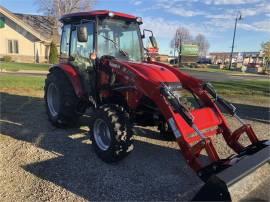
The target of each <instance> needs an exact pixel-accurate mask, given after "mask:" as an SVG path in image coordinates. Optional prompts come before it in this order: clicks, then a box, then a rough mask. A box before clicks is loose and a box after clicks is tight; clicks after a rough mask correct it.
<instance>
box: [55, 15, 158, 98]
mask: <svg viewBox="0 0 270 202" xmlns="http://www.w3.org/2000/svg"><path fill="white" fill-rule="evenodd" d="M60 21H61V22H62V23H63V27H62V38H61V48H60V63H70V64H71V65H72V66H74V67H75V68H76V69H77V70H78V72H79V74H80V76H81V78H82V83H83V84H82V85H83V88H84V90H85V91H86V92H87V94H93V92H95V88H96V87H95V83H96V81H95V80H96V79H97V78H96V74H95V70H96V69H98V68H99V66H98V65H96V64H97V63H96V61H99V59H101V58H102V57H106V56H107V57H112V58H115V59H116V60H124V61H132V62H142V61H143V59H144V47H143V40H142V39H143V38H144V37H145V32H149V33H150V37H149V39H150V42H151V43H152V46H153V47H156V46H157V43H156V40H155V38H154V36H153V33H152V31H150V30H143V34H141V31H140V27H139V26H140V24H142V19H141V18H140V17H135V16H132V15H127V14H122V13H118V12H112V11H103V10H102V11H92V12H84V13H74V14H68V15H65V16H63V17H62V18H61V19H60ZM89 83H90V87H89Z"/></svg>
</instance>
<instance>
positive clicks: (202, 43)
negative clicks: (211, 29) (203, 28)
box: [194, 34, 209, 57]
mask: <svg viewBox="0 0 270 202" xmlns="http://www.w3.org/2000/svg"><path fill="white" fill-rule="evenodd" d="M194 42H195V43H196V44H197V45H198V47H199V56H200V57H203V56H206V55H207V53H208V50H209V42H208V40H207V39H206V38H205V36H204V35H203V34H198V35H197V36H196V37H195V39H194Z"/></svg>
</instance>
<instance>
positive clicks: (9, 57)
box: [3, 55, 12, 62]
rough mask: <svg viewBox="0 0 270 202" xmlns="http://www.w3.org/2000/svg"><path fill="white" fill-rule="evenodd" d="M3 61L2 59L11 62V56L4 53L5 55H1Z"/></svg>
mask: <svg viewBox="0 0 270 202" xmlns="http://www.w3.org/2000/svg"><path fill="white" fill-rule="evenodd" d="M3 61H4V62H12V57H11V56H9V55H5V56H4V57H3Z"/></svg>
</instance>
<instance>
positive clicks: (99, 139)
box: [93, 119, 111, 151]
mask: <svg viewBox="0 0 270 202" xmlns="http://www.w3.org/2000/svg"><path fill="white" fill-rule="evenodd" d="M93 131H94V138H95V141H96V144H97V146H98V147H99V148H100V149H101V150H103V151H106V150H107V149H108V148H109V147H110V144H111V134H110V130H109V127H108V125H107V124H106V122H105V121H103V120H102V119H97V120H96V121H95V123H94V129H93Z"/></svg>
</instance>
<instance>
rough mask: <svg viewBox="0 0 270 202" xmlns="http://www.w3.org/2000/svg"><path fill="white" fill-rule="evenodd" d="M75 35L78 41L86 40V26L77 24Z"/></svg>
mask: <svg viewBox="0 0 270 202" xmlns="http://www.w3.org/2000/svg"><path fill="white" fill-rule="evenodd" d="M77 37H78V41H79V42H87V40H88V33H87V26H85V25H78V26H77Z"/></svg>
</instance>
